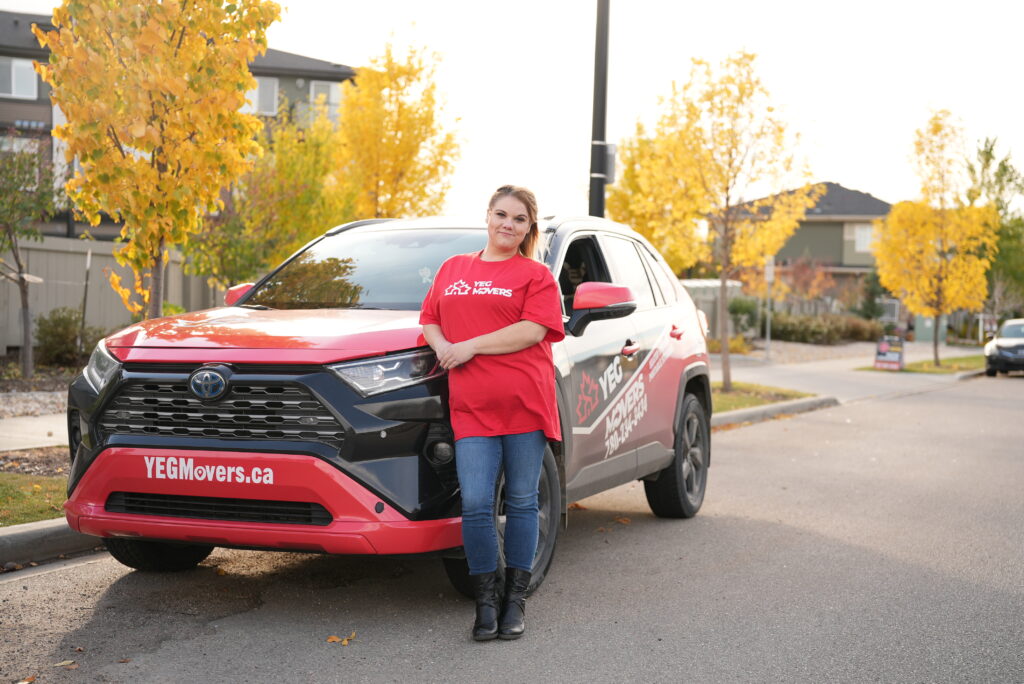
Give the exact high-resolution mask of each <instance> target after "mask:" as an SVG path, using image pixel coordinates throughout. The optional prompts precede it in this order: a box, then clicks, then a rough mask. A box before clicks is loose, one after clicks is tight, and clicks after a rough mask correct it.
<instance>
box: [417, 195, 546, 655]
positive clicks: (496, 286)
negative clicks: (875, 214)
mask: <svg viewBox="0 0 1024 684" xmlns="http://www.w3.org/2000/svg"><path fill="white" fill-rule="evenodd" d="M538 236H539V232H538V228H537V200H536V199H535V198H534V196H533V193H532V192H530V191H529V190H527V189H525V188H520V187H516V186H512V185H504V186H502V187H500V188H498V190H497V191H496V192H495V193H494V195H493V196H492V197H491V201H490V203H489V204H488V209H487V246H486V247H484V249H483V250H481V251H479V252H476V253H473V254H460V255H457V256H454V257H452V258H450V259H448V260H447V261H445V262H444V264H442V265H441V268H439V269H438V271H437V275H436V276H435V277H434V282H433V284H432V285H431V288H430V292H428V293H427V297H426V299H425V300H424V302H423V309H422V313H421V314H420V323H421V324H422V325H423V336H424V337H425V338H426V340H427V343H428V344H429V345H430V346H431V347H432V348H433V349H434V352H435V353H436V354H437V359H438V362H439V363H440V365H441V367H442V368H446V369H447V370H448V386H449V390H450V391H449V395H450V400H449V407H450V410H451V411H450V412H451V421H452V429H453V430H454V431H455V461H456V467H457V470H458V474H459V486H460V487H461V489H462V540H463V546H464V547H465V550H466V558H467V560H468V562H469V572H470V576H471V579H472V580H473V586H474V590H475V593H476V621H475V622H474V624H473V638H474V639H476V640H477V641H487V640H489V639H494V638H495V637H500V638H502V639H518V638H519V637H520V636H522V634H523V631H524V629H525V622H524V616H525V606H526V597H525V595H526V590H527V587H529V585H530V570H531V568H532V567H533V557H534V554H535V552H536V549H537V525H538V522H537V486H538V482H539V480H540V470H541V465H542V463H543V460H544V450H545V448H546V445H547V440H549V439H550V440H559V439H561V435H560V433H559V423H558V408H557V405H556V404H555V378H554V370H553V368H554V364H553V361H552V357H551V344H550V343H551V342H557V341H558V340H560V339H562V338H563V337H564V336H565V333H564V332H563V323H562V308H561V301H560V298H559V293H558V286H557V285H556V284H555V279H554V277H553V276H552V275H551V272H550V271H548V269H547V267H545V266H544V265H543V264H541V263H540V262H538V261H534V260H533V258H532V257H533V250H534V247H535V245H536V244H537V239H538ZM502 470H504V473H505V511H506V523H505V565H506V570H505V592H504V599H503V601H502V603H501V610H500V613H499V610H498V591H497V586H496V572H497V563H498V539H497V534H496V532H495V521H494V493H495V486H496V483H497V479H498V474H499V472H501V471H502Z"/></svg>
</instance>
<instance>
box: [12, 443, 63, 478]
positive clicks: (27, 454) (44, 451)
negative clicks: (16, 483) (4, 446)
mask: <svg viewBox="0 0 1024 684" xmlns="http://www.w3.org/2000/svg"><path fill="white" fill-rule="evenodd" d="M70 465H71V461H70V457H69V455H68V448H67V447H63V446H59V447H40V448H38V449H20V450H18V451H0V473H22V474H25V475H45V476H48V477H64V476H66V475H67V474H68V468H69V467H70Z"/></svg>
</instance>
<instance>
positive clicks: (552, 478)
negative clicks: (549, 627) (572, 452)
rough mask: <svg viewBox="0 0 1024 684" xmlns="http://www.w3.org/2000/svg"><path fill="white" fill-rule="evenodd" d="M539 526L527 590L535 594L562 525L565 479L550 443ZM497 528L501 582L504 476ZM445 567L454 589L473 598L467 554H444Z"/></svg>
mask: <svg viewBox="0 0 1024 684" xmlns="http://www.w3.org/2000/svg"><path fill="white" fill-rule="evenodd" d="M537 507H538V509H539V510H538V518H539V520H538V523H539V525H538V527H539V534H538V536H537V552H536V554H534V557H533V567H532V568H531V570H530V573H531V578H530V587H529V589H527V594H528V595H529V594H532V593H533V592H534V591H536V589H537V587H539V586H540V585H541V583H542V582H543V581H544V578H545V577H546V576H547V573H548V569H549V568H550V567H551V562H552V561H553V560H554V558H555V545H556V544H557V543H558V533H559V532H560V531H561V529H562V508H563V506H562V483H561V482H560V481H559V477H558V464H557V463H556V462H555V454H554V453H553V452H552V451H551V447H550V446H548V447H546V448H545V450H544V463H543V465H542V466H541V469H540V483H539V486H538V496H537ZM495 508H496V509H497V510H496V515H495V520H496V523H497V528H498V529H497V532H498V586H499V587H504V585H505V551H504V540H505V481H504V476H501V477H499V478H498V493H497V496H495ZM443 561H444V571H445V573H446V574H447V575H448V580H449V581H450V582H451V583H452V586H453V587H455V590H456V591H458V592H459V593H460V594H462V595H464V596H468V597H469V598H473V585H472V583H471V582H470V579H469V565H468V564H467V563H466V559H465V557H462V558H444V559H443Z"/></svg>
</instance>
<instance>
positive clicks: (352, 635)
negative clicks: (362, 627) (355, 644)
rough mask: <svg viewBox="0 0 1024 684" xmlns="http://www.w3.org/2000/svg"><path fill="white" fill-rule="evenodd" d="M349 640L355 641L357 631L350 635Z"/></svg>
mask: <svg viewBox="0 0 1024 684" xmlns="http://www.w3.org/2000/svg"><path fill="white" fill-rule="evenodd" d="M348 638H349V639H355V638H356V631H355V630H354V629H353V630H352V633H351V634H349V635H348Z"/></svg>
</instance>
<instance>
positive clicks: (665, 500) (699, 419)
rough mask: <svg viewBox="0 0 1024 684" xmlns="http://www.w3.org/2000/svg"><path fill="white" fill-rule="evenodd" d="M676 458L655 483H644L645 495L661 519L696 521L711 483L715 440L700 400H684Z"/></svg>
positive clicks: (677, 435)
mask: <svg viewBox="0 0 1024 684" xmlns="http://www.w3.org/2000/svg"><path fill="white" fill-rule="evenodd" d="M680 411H681V413H682V416H681V420H680V422H679V427H680V429H679V432H678V433H677V434H676V440H675V452H676V456H675V458H674V459H672V463H671V464H669V466H668V467H667V468H665V469H664V470H662V471H661V472H660V473H658V477H657V479H655V480H644V493H645V494H646V495H647V503H648V505H649V506H650V507H651V511H652V512H653V513H654V515H656V516H658V517H660V518H692V517H693V516H695V515H697V511H699V510H700V506H701V504H702V503H704V490H705V488H706V487H707V483H708V454H709V450H710V446H711V441H710V440H711V437H710V433H709V430H708V419H707V414H706V413H705V412H704V407H703V406H701V403H700V402H699V401H697V397H695V396H693V395H692V394H687V395H685V396H684V397H683V405H682V407H681V408H680Z"/></svg>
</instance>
